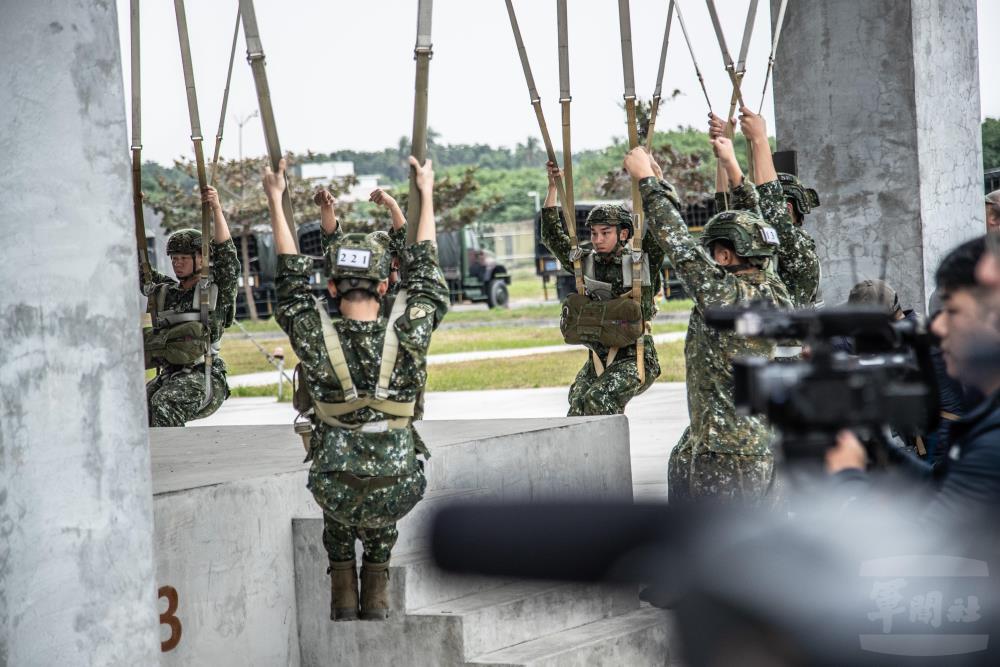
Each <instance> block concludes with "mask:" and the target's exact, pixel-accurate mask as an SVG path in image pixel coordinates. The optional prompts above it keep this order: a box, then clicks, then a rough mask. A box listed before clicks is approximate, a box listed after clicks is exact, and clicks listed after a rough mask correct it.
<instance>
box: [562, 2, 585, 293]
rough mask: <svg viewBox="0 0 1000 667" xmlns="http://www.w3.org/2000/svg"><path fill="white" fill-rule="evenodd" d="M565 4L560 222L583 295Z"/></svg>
mask: <svg viewBox="0 0 1000 667" xmlns="http://www.w3.org/2000/svg"><path fill="white" fill-rule="evenodd" d="M567 14H568V12H567V9H566V0H556V18H557V21H556V22H557V23H558V33H559V104H560V105H561V106H562V149H563V188H564V189H565V192H566V196H565V203H564V205H563V220H565V221H566V231H567V233H568V235H569V245H570V257H573V258H574V259H573V277H574V279H575V281H576V291H577V293H578V294H583V291H584V285H583V271H582V269H581V267H580V261H579V259H577V255H578V254H579V253H578V252H577V247H578V245H579V239H578V238H577V236H576V199H575V197H574V196H573V148H572V141H571V131H570V104H571V102H572V101H573V96H572V95H571V94H570V86H569V25H568V16H567Z"/></svg>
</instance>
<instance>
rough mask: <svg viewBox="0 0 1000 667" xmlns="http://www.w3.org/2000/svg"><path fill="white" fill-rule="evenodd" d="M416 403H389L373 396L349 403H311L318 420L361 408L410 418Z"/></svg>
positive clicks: (340, 415)
mask: <svg viewBox="0 0 1000 667" xmlns="http://www.w3.org/2000/svg"><path fill="white" fill-rule="evenodd" d="M416 403H417V402H416V401H391V400H389V399H381V398H375V397H374V396H361V397H359V398H356V399H354V400H353V401H351V402H349V403H324V402H322V401H313V408H314V409H315V410H316V415H317V416H318V417H319V418H320V419H325V418H332V417H343V416H344V415H349V414H351V413H352V412H357V411H358V410H360V409H362V408H372V409H373V410H378V411H379V412H384V413H385V414H387V415H392V416H393V417H412V416H413V410H414V408H415V406H416Z"/></svg>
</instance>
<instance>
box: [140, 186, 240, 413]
mask: <svg viewBox="0 0 1000 667" xmlns="http://www.w3.org/2000/svg"><path fill="white" fill-rule="evenodd" d="M202 199H203V200H204V201H206V202H207V203H208V204H209V206H210V207H211V208H212V214H213V216H214V225H215V228H214V238H213V239H212V243H211V246H210V247H211V281H212V283H214V285H215V286H216V289H217V290H218V292H217V297H216V302H215V308H214V309H213V310H211V311H210V312H209V315H208V319H209V329H210V330H211V343H212V345H213V347H215V348H216V349H218V344H219V341H220V340H221V339H222V332H223V330H224V329H225V328H226V327H228V326H230V325H231V324H232V323H233V319H234V317H235V315H236V291H237V289H238V287H239V278H240V271H241V268H240V261H239V258H238V256H237V254H236V246H235V245H234V244H233V239H232V237H231V236H230V233H229V226H228V224H226V217H225V215H224V214H223V212H222V205H221V204H220V202H219V195H218V193H217V192H216V190H215V188H212V187H209V188H207V189H206V191H205V193H203V195H202ZM201 243H202V237H201V232H200V231H197V230H194V229H185V230H181V231H178V232H174V233H173V234H172V235H171V236H170V238H169V239H167V254H168V255H169V256H170V261H171V263H172V264H173V269H174V274H175V275H176V276H177V279H176V280H175V279H173V278H171V277H170V276H167V275H165V274H162V273H160V272H158V271H156V270H153V271H152V280H151V283H150V284H149V285H144V286H142V291H143V293H144V294H146V295H147V296H148V297H149V298H150V299H151V300H153V301H154V303H156V304H157V310H158V311H159V312H157V314H156V316H157V318H158V319H164V318H166V317H167V316H168V314H170V313H174V314H177V315H180V316H181V317H183V316H185V315H186V316H188V317H190V314H194V313H199V312H200V310H199V305H198V303H196V302H195V292H196V290H195V287H196V285H197V284H198V280H199V277H200V271H201V266H202V256H201ZM154 325H155V329H156V330H160V329H162V328H164V327H166V326H167V325H166V324H165V323H163V322H154ZM211 382H212V396H211V400H210V401H209V402H208V404H207V405H204V406H203V405H202V404H203V403H204V400H205V365H204V363H196V364H189V365H184V366H175V365H166V366H161V367H160V368H159V372H158V373H157V375H156V377H155V378H153V379H152V380H150V381H149V382H148V383H147V384H146V408H147V413H148V415H149V425H150V426H184V424H185V422H188V421H190V420H192V419H202V418H204V417H207V416H209V415H211V414H212V413H214V412H215V411H216V410H218V409H219V406H220V405H222V402H223V401H224V400H226V398H228V397H229V385H228V383H227V382H226V364H225V362H224V361H223V360H222V358H221V357H220V356H218V354H216V355H215V356H214V357H213V359H212V370H211Z"/></svg>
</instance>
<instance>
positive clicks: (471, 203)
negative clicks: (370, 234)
mask: <svg viewBox="0 0 1000 667" xmlns="http://www.w3.org/2000/svg"><path fill="white" fill-rule="evenodd" d="M476 172H477V169H476V167H466V168H465V169H462V170H461V171H460V172H457V173H446V174H445V175H444V176H443V177H440V178H438V179H437V180H436V181H435V182H434V215H435V217H436V218H437V229H438V231H440V232H447V231H453V230H456V229H460V228H461V227H462V226H464V225H467V224H469V223H472V222H477V221H478V220H480V218H481V217H482V216H483V214H484V213H486V212H487V211H489V210H490V209H492V208H494V207H495V206H496V205H497V204H498V203H499V202H500V200H501V199H502V198H503V197H502V196H500V195H496V194H492V195H486V196H485V197H476V196H475V195H477V194H479V192H480V185H479V182H478V180H477V178H476ZM387 190H388V191H389V193H390V194H392V196H393V197H395V199H396V201H397V202H399V206H400V208H402V209H403V210H404V211H405V210H406V204H407V200H408V199H409V185H408V184H406V183H404V184H401V185H399V186H397V187H394V188H387ZM369 212H370V215H371V216H372V218H374V219H375V220H376V222H377V223H378V224H383V225H385V224H388V221H389V216H388V213H387V212H386V211H385V209H383V208H381V207H371V209H370V211H369Z"/></svg>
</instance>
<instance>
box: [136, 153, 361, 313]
mask: <svg viewBox="0 0 1000 667" xmlns="http://www.w3.org/2000/svg"><path fill="white" fill-rule="evenodd" d="M307 157H310V156H307ZM285 158H286V161H287V163H288V167H289V168H288V171H289V172H291V167H292V165H294V164H295V163H296V162H297V161H299V160H300V158H299V157H297V156H295V155H293V154H291V153H289V154H287V155H286V156H285ZM267 164H268V158H265V157H257V158H245V159H243V160H220V161H219V164H218V172H217V174H216V188H217V189H218V191H219V201H220V202H221V203H222V210H223V213H225V216H226V221H227V222H228V223H229V228H230V230H231V231H232V233H233V237H234V238H238V239H239V243H240V256H241V263H242V265H243V288H244V290H245V296H246V303H247V307H248V310H249V312H250V318H251V319H252V320H256V319H257V312H256V308H255V307H254V298H253V287H252V286H251V284H250V253H249V237H250V234H251V231H252V230H253V228H254V227H255V226H258V225H268V224H269V221H270V211H269V210H268V206H267V198H266V197H265V196H264V190H263V188H261V186H260V175H261V172H263V171H264V167H265V166H266V165H267ZM206 168H207V169H208V171H209V174H208V176H209V178H211V165H207V167H206ZM178 173H179V174H181V175H182V177H177V176H176V174H178ZM196 175H197V166H196V165H195V163H194V161H193V160H174V175H173V176H171V177H169V178H168V177H167V175H166V174H163V173H158V174H156V180H157V185H158V188H156V191H155V193H153V195H152V196H150V197H148V198H147V199H148V201H149V203H150V205H151V206H152V207H153V209H154V210H155V211H157V212H158V213H162V214H163V226H164V227H165V228H166V229H168V230H170V231H173V230H177V229H181V228H184V227H194V228H196V229H201V197H200V196H199V193H198V180H197V177H196ZM356 182H357V181H356V180H355V179H354V177H353V176H352V177H350V178H346V179H344V180H343V181H338V182H335V183H332V184H330V186H329V189H330V191H331V192H332V193H333V195H334V197H337V196H339V195H341V194H343V193H344V192H346V191H347V190H348V189H349V188H350V187H351V186H352V185H354V183H356ZM288 187H289V195H290V196H291V198H292V204H293V207H294V208H295V209H296V210H297V211H298V212H299V214H302V213H303V212H304V211H305V212H306V215H308V216H310V217H312V216H318V215H319V207H317V206H316V205H315V204H314V203H313V201H312V195H313V192H314V191H315V187H316V186H315V184H313V183H311V182H310V181H307V180H303V179H299V178H294V177H293V176H292V175H291V174H290V173H289V176H288ZM350 214H351V206H350V205H349V204H348V205H339V206H338V215H339V216H340V217H341V219H342V220H343V221H344V223H345V227H347V226H348V225H349V224H350V222H348V219H349V218H350Z"/></svg>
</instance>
